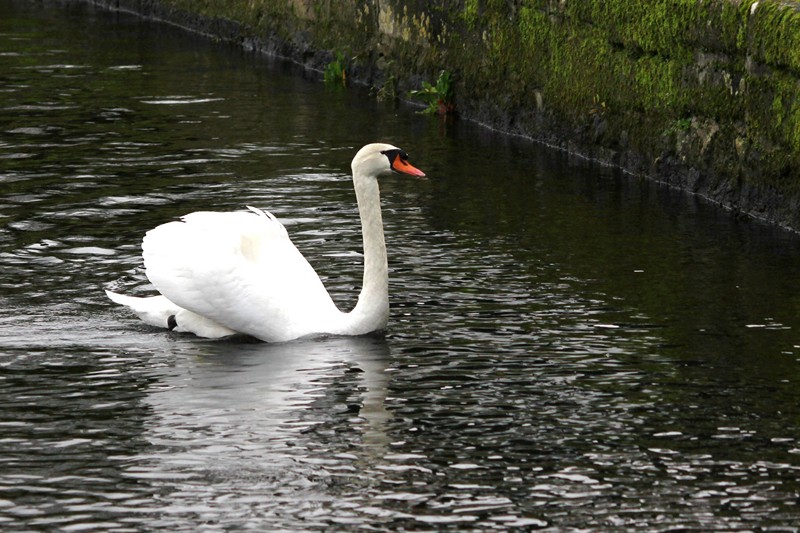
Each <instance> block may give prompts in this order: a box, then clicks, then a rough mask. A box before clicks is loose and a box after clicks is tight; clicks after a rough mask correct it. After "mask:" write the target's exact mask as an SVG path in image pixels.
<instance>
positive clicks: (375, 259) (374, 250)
mask: <svg viewBox="0 0 800 533" xmlns="http://www.w3.org/2000/svg"><path fill="white" fill-rule="evenodd" d="M353 184H354V186H355V190H356V200H357V202H358V213H359V215H360V216H361V234H362V236H363V239H364V284H363V287H362V289H361V294H360V295H359V297H358V303H357V304H356V306H355V308H354V309H353V310H352V311H351V312H350V313H348V315H347V322H348V325H347V328H348V329H349V330H350V331H351V334H356V335H358V334H363V333H369V332H370V331H375V330H377V329H382V328H384V327H386V323H387V322H388V320H389V268H388V264H387V258H386V242H385V241H384V239H383V218H382V217H381V198H380V190H379V189H378V180H376V179H374V178H365V177H363V176H360V175H358V174H357V173H354V176H353Z"/></svg>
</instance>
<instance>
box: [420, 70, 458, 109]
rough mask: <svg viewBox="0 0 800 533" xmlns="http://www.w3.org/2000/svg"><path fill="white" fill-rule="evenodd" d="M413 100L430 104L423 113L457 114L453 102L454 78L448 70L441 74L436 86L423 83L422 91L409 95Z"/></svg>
mask: <svg viewBox="0 0 800 533" xmlns="http://www.w3.org/2000/svg"><path fill="white" fill-rule="evenodd" d="M408 95H409V96H410V97H411V98H416V99H417V100H422V101H423V102H425V103H427V104H428V107H426V108H425V109H424V110H423V111H422V113H428V114H432V115H433V114H437V113H438V114H439V115H446V114H448V113H454V112H455V104H454V102H453V77H452V75H451V74H450V73H449V72H447V71H446V70H442V71H441V72H440V73H439V77H438V78H437V79H436V85H431V84H430V83H428V82H427V81H423V82H422V89H419V90H416V91H411V92H409V93H408Z"/></svg>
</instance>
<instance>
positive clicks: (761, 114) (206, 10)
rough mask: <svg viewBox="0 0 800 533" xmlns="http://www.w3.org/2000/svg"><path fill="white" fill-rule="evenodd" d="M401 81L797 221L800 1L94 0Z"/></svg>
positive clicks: (591, 152)
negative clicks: (441, 90)
mask: <svg viewBox="0 0 800 533" xmlns="http://www.w3.org/2000/svg"><path fill="white" fill-rule="evenodd" d="M95 3H100V4H104V5H106V6H108V7H112V8H117V9H127V10H131V11H135V12H138V13H141V14H144V15H149V16H153V17H155V18H161V19H166V20H170V21H172V22H174V23H178V24H181V25H184V26H189V27H191V28H193V29H195V30H198V31H203V32H205V33H209V34H211V35H214V36H216V37H218V38H222V39H226V40H231V41H234V42H240V43H241V44H242V45H244V46H247V47H254V48H258V49H263V50H264V51H266V52H268V53H271V54H275V55H280V56H284V57H288V58H290V59H292V60H295V61H298V62H301V63H305V64H307V65H309V66H312V67H314V68H321V67H322V66H324V64H325V62H326V61H328V60H330V59H331V58H332V57H333V54H335V53H343V54H344V56H345V58H346V62H347V67H348V72H349V74H350V79H351V80H355V81H360V82H364V83H368V84H370V85H373V86H375V87H376V88H377V89H379V90H381V93H382V94H398V95H400V96H403V95H405V94H406V91H407V90H409V89H415V88H419V85H420V83H421V82H422V81H423V80H426V81H430V82H432V81H434V80H435V78H436V76H437V74H438V72H439V71H440V70H442V69H445V70H447V71H449V72H451V73H452V74H453V78H454V80H455V99H456V107H457V109H458V110H459V112H460V113H461V115H462V116H463V117H466V118H470V119H475V120H478V121H480V122H483V123H486V124H488V125H490V126H492V127H494V128H497V129H500V130H503V131H507V132H509V133H515V134H522V135H526V136H529V137H532V138H534V139H537V140H541V141H543V142H546V143H548V144H551V145H554V146H558V147H562V148H565V149H568V150H571V151H573V152H577V153H580V154H584V155H586V156H589V157H593V158H596V159H598V160H601V161H604V162H608V163H612V164H615V165H618V166H620V167H621V168H624V169H625V170H628V171H630V172H633V173H635V174H637V175H643V176H647V177H650V178H653V179H656V180H660V181H663V182H666V183H669V184H671V185H675V186H678V187H680V188H683V189H686V190H689V191H692V192H695V193H697V194H700V195H702V196H705V197H707V198H709V199H711V200H712V201H715V202H719V203H720V204H722V205H724V206H726V207H729V208H732V209H735V210H737V211H740V212H743V213H747V214H750V215H753V216H757V217H759V218H763V219H766V220H769V221H771V222H774V223H777V224H781V225H784V226H787V227H791V228H794V229H796V230H800V2H796V1H788V0H759V1H756V0H361V1H356V0H226V1H225V2H221V1H217V0H95Z"/></svg>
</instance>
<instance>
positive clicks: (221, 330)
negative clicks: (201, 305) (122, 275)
mask: <svg viewBox="0 0 800 533" xmlns="http://www.w3.org/2000/svg"><path fill="white" fill-rule="evenodd" d="M106 296H108V297H109V298H110V299H111V301H112V302H115V303H118V304H120V305H124V306H125V307H127V308H128V309H130V310H131V311H133V312H134V313H136V316H138V317H139V318H140V319H141V320H142V322H144V323H145V324H148V325H150V326H155V327H158V328H167V329H169V330H170V331H178V332H190V333H194V334H195V335H197V336H198V337H206V338H208V339H218V338H220V337H227V336H229V335H234V334H236V333H237V332H236V331H234V330H232V329H230V328H226V327H225V326H223V325H221V324H217V323H216V322H214V321H213V320H210V319H208V318H206V317H204V316H201V315H198V314H197V313H192V312H191V311H189V310H186V309H183V308H182V307H178V306H177V305H175V304H174V303H172V302H171V301H169V300H168V299H167V298H166V297H165V296H162V295H158V296H150V297H146V298H139V297H136V296H125V295H124V294H117V293H116V292H111V291H106Z"/></svg>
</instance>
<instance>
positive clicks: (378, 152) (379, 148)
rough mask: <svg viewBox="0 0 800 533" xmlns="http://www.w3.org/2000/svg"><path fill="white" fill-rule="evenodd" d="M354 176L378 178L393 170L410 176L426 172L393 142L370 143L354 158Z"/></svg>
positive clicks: (422, 174) (421, 174)
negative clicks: (412, 162)
mask: <svg viewBox="0 0 800 533" xmlns="http://www.w3.org/2000/svg"><path fill="white" fill-rule="evenodd" d="M352 167H353V176H363V177H373V178H377V177H379V176H383V175H386V174H391V173H392V172H398V173H400V174H408V175H410V176H420V177H422V176H424V175H425V173H424V172H422V171H421V170H419V169H418V168H416V167H414V166H413V165H411V163H409V162H408V154H406V153H405V152H404V151H403V150H401V149H400V148H397V147H396V146H392V145H391V144H384V143H374V144H368V145H366V146H365V147H363V148H362V149H361V150H359V151H358V153H357V154H356V156H355V157H354V158H353V163H352Z"/></svg>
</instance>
